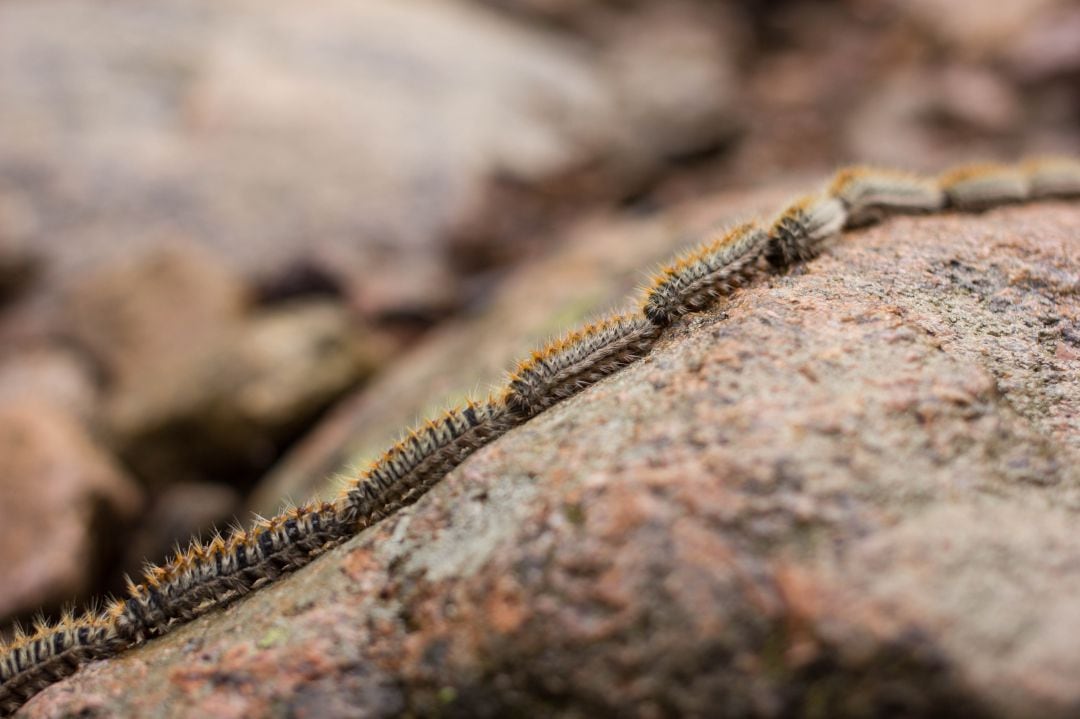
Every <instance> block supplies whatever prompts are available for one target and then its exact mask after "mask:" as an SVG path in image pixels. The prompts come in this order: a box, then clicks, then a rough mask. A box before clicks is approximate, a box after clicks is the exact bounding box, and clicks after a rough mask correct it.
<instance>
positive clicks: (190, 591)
mask: <svg viewBox="0 0 1080 719" xmlns="http://www.w3.org/2000/svg"><path fill="white" fill-rule="evenodd" d="M337 515H338V510H337V508H336V507H335V506H334V505H333V504H329V503H326V502H318V503H309V504H306V505H302V506H300V507H296V508H294V509H292V510H289V511H288V512H285V513H283V514H279V515H277V516H275V517H273V518H271V519H267V520H261V521H260V522H258V523H257V524H256V525H255V526H254V527H253V528H252V529H250V530H242V529H241V530H237V531H234V532H232V533H231V534H230V535H229V536H228V537H227V538H226V537H222V536H221V535H217V536H215V537H214V538H213V539H212V540H211V541H209V542H207V543H206V544H202V543H199V542H193V543H192V544H191V545H190V546H189V548H188V549H187V550H186V551H183V552H178V553H177V554H176V555H175V556H174V557H173V558H172V559H171V560H170V561H169V562H167V563H166V564H164V565H162V566H150V567H148V568H147V570H146V572H145V574H144V578H143V581H142V582H141V583H139V584H136V583H134V582H129V584H128V592H127V593H128V596H127V598H125V599H121V600H118V601H116V602H113V603H112V604H111V605H110V607H109V610H108V615H109V617H110V618H111V620H112V621H113V622H115V625H116V631H117V633H118V634H119V635H120V636H122V637H125V638H129V639H131V640H132V641H142V640H143V639H145V638H147V637H151V636H157V635H160V634H164V633H165V632H167V631H168V630H169V628H170V625H171V624H172V623H173V622H175V621H190V620H191V619H193V618H195V617H197V616H200V615H201V614H205V613H206V612H207V611H209V610H211V609H213V608H214V607H217V606H220V605H222V604H225V603H227V602H228V601H231V600H232V599H234V598H236V597H238V596H240V595H242V594H245V593H246V592H248V591H250V590H251V589H252V588H253V587H254V586H255V584H256V583H258V582H260V581H262V580H273V579H276V578H278V577H280V576H281V575H282V574H285V573H287V572H291V571H294V570H295V569H298V568H300V567H302V566H304V565H305V564H307V563H308V562H309V561H311V559H312V558H314V556H317V554H319V553H321V551H322V550H323V549H324V547H326V546H327V545H330V544H333V543H334V542H336V541H340V540H341V539H343V538H345V537H346V536H348V535H346V534H345V533H344V532H343V531H342V529H341V526H340V523H339V522H338V519H337Z"/></svg>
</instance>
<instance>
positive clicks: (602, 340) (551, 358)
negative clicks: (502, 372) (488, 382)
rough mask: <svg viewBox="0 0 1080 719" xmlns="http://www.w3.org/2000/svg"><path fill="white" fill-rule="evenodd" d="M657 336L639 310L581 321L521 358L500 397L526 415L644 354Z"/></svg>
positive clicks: (655, 330)
mask: <svg viewBox="0 0 1080 719" xmlns="http://www.w3.org/2000/svg"><path fill="white" fill-rule="evenodd" d="M659 335H660V331H659V329H658V328H657V327H656V325H654V324H653V323H652V322H650V321H648V320H647V319H645V318H644V317H642V316H640V315H621V316H617V317H610V318H607V319H604V320H601V321H600V322H595V323H593V324H590V325H587V326H585V327H583V328H581V329H580V330H576V331H574V332H571V333H570V334H568V335H566V336H565V337H563V338H561V339H558V340H556V341H554V342H551V343H550V344H548V345H547V346H545V347H544V348H543V349H540V350H538V351H536V352H533V354H532V356H531V357H529V358H528V359H526V360H522V361H521V362H520V363H519V364H518V366H517V369H516V370H514V373H513V374H512V375H511V376H510V381H509V386H508V387H507V388H506V393H505V395H504V401H505V402H506V405H507V407H509V408H510V410H511V411H512V412H514V413H515V414H517V415H518V416H520V417H521V418H522V419H527V418H529V417H532V416H533V415H536V414H539V413H540V412H543V411H544V410H545V409H547V408H548V407H551V406H552V405H553V404H555V403H556V402H559V401H560V400H563V399H566V398H567V397H570V396H572V395H574V394H576V393H577V392H578V391H580V390H581V389H582V388H584V387H588V386H589V385H591V384H594V383H595V382H598V381H599V380H600V379H602V378H603V377H606V376H607V375H609V374H611V373H612V372H615V371H617V370H618V369H620V368H622V367H625V366H626V365H628V364H630V363H631V362H633V361H634V360H637V359H640V358H641V357H644V356H645V355H646V354H647V353H648V352H649V350H650V349H651V348H652V345H653V342H655V341H656V338H657V337H658V336H659Z"/></svg>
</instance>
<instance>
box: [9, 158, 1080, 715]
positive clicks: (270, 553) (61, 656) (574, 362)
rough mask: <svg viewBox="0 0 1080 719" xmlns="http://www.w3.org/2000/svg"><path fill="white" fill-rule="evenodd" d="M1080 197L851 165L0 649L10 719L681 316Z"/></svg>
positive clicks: (620, 358) (1065, 168) (1058, 186)
mask: <svg viewBox="0 0 1080 719" xmlns="http://www.w3.org/2000/svg"><path fill="white" fill-rule="evenodd" d="M1046 198H1065V199H1069V198H1080V161H1077V160H1075V159H1071V158H1064V157H1050V158H1038V159H1034V160H1029V161H1027V162H1024V163H1022V164H1020V165H1017V166H1015V167H1008V166H1001V165H978V166H970V167H964V168H959V169H956V170H951V171H949V172H946V173H944V174H942V175H941V176H939V177H938V178H936V179H931V178H923V177H920V176H917V175H913V174H908V173H903V172H897V171H891V170H880V169H874V168H865V167H855V168H847V169H843V170H840V171H839V172H838V173H837V174H836V175H835V176H834V178H833V179H832V181H831V182H830V183H828V185H827V186H826V188H825V189H824V191H822V192H821V193H819V194H814V195H810V196H808V197H806V198H803V199H801V200H798V201H796V202H795V203H793V204H791V205H790V206H788V207H787V208H785V209H784V210H783V211H782V212H780V213H779V215H778V216H777V217H776V218H775V219H774V220H772V221H771V222H769V223H767V224H766V225H764V228H767V229H763V228H762V227H761V226H759V225H757V224H755V223H746V224H742V225H739V226H737V227H735V228H734V229H732V230H730V231H729V232H726V233H723V234H721V235H720V236H718V237H714V238H712V239H710V240H708V241H706V242H705V243H703V244H702V245H700V246H699V247H697V248H695V249H693V250H691V251H690V252H688V253H685V254H683V255H681V256H679V257H677V258H675V259H674V260H673V261H672V262H670V263H669V264H667V265H666V266H664V267H662V268H661V269H660V271H659V272H657V273H656V274H655V275H654V277H653V279H652V282H651V284H650V285H649V286H648V288H647V289H646V290H645V291H644V294H643V297H642V300H641V304H640V311H638V312H634V313H631V314H623V315H617V316H612V317H610V318H607V319H603V320H601V321H599V322H596V323H593V324H590V325H588V326H586V327H583V328H581V329H579V330H577V331H574V332H571V333H570V334H568V335H566V336H564V337H562V338H560V339H557V340H555V341H554V342H551V343H550V344H548V345H547V346H545V347H542V348H541V349H539V350H537V351H536V352H534V353H533V354H532V355H531V356H530V357H529V358H527V359H524V360H522V361H521V362H519V363H518V364H517V366H516V369H515V370H514V371H513V372H512V373H511V374H510V376H509V378H508V380H507V383H506V386H505V387H504V388H503V390H502V392H501V393H497V394H495V395H494V396H493V397H492V398H488V399H486V400H483V401H467V402H466V403H464V404H463V405H460V406H457V407H454V408H451V409H449V410H447V411H446V412H444V413H443V414H442V415H441V416H439V417H437V418H436V419H434V420H431V421H429V422H427V423H425V424H422V425H421V426H420V427H418V428H416V429H413V430H411V431H409V432H408V433H406V434H405V435H404V437H403V438H402V439H401V440H400V441H398V442H397V443H395V444H394V445H393V446H391V447H390V448H389V449H388V450H387V451H386V452H385V453H384V454H383V455H382V456H381V457H379V458H378V459H377V460H375V461H374V462H373V463H372V464H371V465H370V466H369V467H368V468H367V469H366V470H365V471H364V472H363V473H361V474H360V476H358V477H357V478H356V479H355V480H353V481H351V482H349V483H348V484H347V485H346V486H345V487H344V488H343V490H342V492H341V493H340V494H339V495H338V496H337V497H336V498H335V499H334V500H333V501H330V502H309V503H307V504H303V505H301V506H299V507H295V508H292V509H289V510H287V511H284V512H282V513H281V514H279V515H277V516H275V517H272V518H269V519H260V520H259V521H257V522H256V523H255V524H254V525H253V526H252V528H251V529H243V528H236V529H234V530H232V532H230V533H229V535H228V536H222V535H215V536H213V537H212V538H211V539H210V540H209V541H207V542H199V541H192V542H191V543H190V545H189V546H188V548H187V549H186V550H180V549H177V551H176V552H175V553H174V555H173V556H172V558H171V559H169V560H168V561H167V562H166V563H165V564H164V565H162V566H153V565H150V566H148V567H147V568H146V571H145V572H144V574H143V578H142V581H141V582H138V583H136V582H130V581H129V586H128V588H127V596H126V597H125V598H121V599H115V600H112V601H110V602H108V603H107V605H106V606H105V608H104V609H97V608H94V607H92V608H91V609H88V610H87V611H85V612H84V613H82V614H81V615H78V616H76V615H75V614H73V613H70V612H69V613H66V614H64V615H63V616H62V617H61V618H60V620H59V621H58V622H56V623H55V624H48V623H46V622H44V621H39V622H37V623H36V624H35V627H34V629H33V631H32V632H29V633H27V632H23V631H16V633H15V636H14V637H13V638H12V639H11V641H9V642H8V643H6V644H4V645H0V715H2V716H7V715H9V714H10V713H12V712H14V711H16V710H17V709H18V708H19V707H20V706H22V705H23V704H24V703H25V702H26V701H28V700H29V699H30V698H31V697H32V696H33V695H34V694H36V693H37V692H39V691H41V690H42V689H44V688H45V687H46V686H48V685H50V684H52V683H54V682H56V681H58V680H59V679H61V678H63V677H65V676H68V675H70V674H72V673H73V672H75V671H76V670H77V669H78V668H79V667H80V666H82V665H83V664H86V663H87V662H90V661H94V660H98V659H104V658H107V657H110V656H113V655H115V654H117V653H119V652H122V651H124V650H126V649H128V648H131V647H134V646H136V645H138V644H140V643H142V642H145V641H148V640H150V639H152V638H153V637H156V636H160V635H162V634H165V633H167V632H168V631H170V630H171V629H172V628H173V627H174V626H176V625H177V624H179V623H181V622H185V621H189V620H191V619H193V618H194V617H197V616H199V615H201V614H205V613H206V612H208V611H210V610H212V609H215V608H218V607H222V606H224V605H226V604H228V603H230V602H232V601H233V600H235V599H237V598H238V597H241V596H243V595H244V594H246V593H248V592H250V591H252V590H255V589H257V588H258V587H260V586H262V585H264V584H267V583H270V582H273V581H275V580H276V579H278V578H279V577H281V576H282V575H284V574H286V573H289V572H292V571H295V570H296V569H299V568H301V567H303V566H305V565H306V564H308V563H309V562H311V561H312V560H313V559H315V558H316V557H318V556H319V555H321V554H323V553H325V552H326V551H327V550H329V549H330V548H331V547H334V546H336V545H338V544H340V543H342V542H344V541H345V540H346V539H348V538H350V537H352V536H354V535H355V534H356V533H357V532H359V531H361V530H362V529H364V528H365V527H368V526H371V525H372V524H374V523H376V522H378V521H380V520H381V519H383V518H385V517H387V516H389V515H391V514H393V513H394V512H396V511H398V510H399V509H401V508H402V507H404V506H406V505H408V504H411V503H412V502H415V501H416V500H417V499H419V498H420V497H421V496H423V495H424V493H425V492H427V491H428V490H429V489H430V488H431V487H433V486H434V485H435V484H436V483H438V482H439V481H440V480H441V479H442V478H443V477H445V476H446V475H447V474H448V473H449V472H450V471H451V470H453V469H454V468H455V467H457V466H459V465H460V464H461V463H462V462H464V461H465V460H466V459H467V458H468V457H469V456H470V455H471V454H472V453H473V452H475V451H476V450H477V449H479V448H480V447H482V446H484V445H486V444H488V443H490V442H492V441H494V440H495V439H497V438H498V437H500V436H501V435H502V434H504V433H506V432H507V431H509V430H510V429H512V428H513V427H515V426H517V425H519V424H521V423H522V422H526V421H528V420H529V419H531V418H532V417H535V416H536V415H538V414H540V413H543V412H544V411H546V410H547V409H549V408H551V407H552V406H554V405H556V404H558V403H559V402H561V401H563V400H565V399H567V398H568V397H571V396H573V395H574V394H577V393H578V392H580V391H581V390H583V389H585V388H586V387H589V386H590V385H592V384H595V383H596V382H598V381H600V380H601V379H603V378H604V377H606V376H608V375H610V374H611V373H613V372H616V371H618V370H619V369H621V368H623V367H625V366H627V365H629V364H631V363H633V362H635V361H637V360H639V359H641V358H643V357H645V356H646V355H647V354H648V353H649V352H650V350H651V348H652V346H653V344H654V343H655V342H656V340H657V339H658V338H659V337H660V335H661V333H662V331H663V330H664V329H665V328H666V327H667V326H668V325H670V324H671V323H672V322H674V321H676V320H677V319H678V318H679V317H681V316H683V315H685V314H687V313H690V312H694V311H697V310H700V309H704V308H705V307H707V306H708V305H709V304H710V303H712V302H713V301H714V300H715V299H717V298H719V297H725V296H728V295H730V294H731V293H732V292H733V291H734V290H735V288H737V287H739V286H740V285H743V284H745V283H747V282H749V281H751V280H752V279H754V278H755V277H757V276H759V275H761V274H763V273H764V272H766V271H767V270H768V269H769V268H770V267H771V268H772V269H774V270H782V269H784V268H787V267H790V266H791V265H794V264H798V263H801V262H806V261H808V260H810V259H812V258H813V257H815V256H816V255H817V254H818V253H819V252H820V250H821V248H822V246H823V244H824V243H825V242H826V241H828V240H829V239H830V238H833V237H835V236H836V235H838V234H839V233H840V232H841V231H842V230H844V229H850V228H853V227H858V226H861V225H864V224H867V223H870V222H876V221H879V220H882V219H884V218H886V217H889V216H891V215H897V214H910V213H915V212H919V213H921V212H934V211H941V210H944V209H947V208H953V209H958V210H970V211H982V210H985V209H987V208H989V207H994V206H997V205H1001V204H1007V203H1013V202H1019V201H1022V200H1028V199H1046Z"/></svg>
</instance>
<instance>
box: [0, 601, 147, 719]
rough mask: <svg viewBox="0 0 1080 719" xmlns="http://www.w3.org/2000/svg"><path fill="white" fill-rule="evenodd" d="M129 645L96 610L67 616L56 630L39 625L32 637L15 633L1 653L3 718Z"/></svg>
mask: <svg viewBox="0 0 1080 719" xmlns="http://www.w3.org/2000/svg"><path fill="white" fill-rule="evenodd" d="M128 644H129V643H128V642H127V641H126V640H124V639H122V638H120V637H119V636H118V635H117V634H116V629H115V627H114V625H113V623H112V622H110V621H109V620H108V619H107V618H105V617H104V616H102V615H101V614H99V613H98V612H96V611H94V610H90V611H88V612H86V613H85V614H82V615H80V616H78V617H76V616H75V615H74V614H72V613H70V612H68V613H65V614H64V616H63V617H61V619H60V621H59V622H58V623H57V624H56V625H55V626H50V625H48V624H46V623H44V622H38V623H36V624H35V627H34V632H33V633H32V634H25V633H23V632H22V631H21V630H19V629H16V632H15V636H14V638H13V639H12V641H11V643H10V644H8V645H7V646H6V647H3V648H2V649H0V714H3V715H5V716H6V715H7V714H9V713H11V712H14V711H15V710H16V709H18V708H19V707H20V706H22V705H23V704H24V703H25V702H26V700H27V699H29V698H30V697H32V696H34V695H35V694H37V693H38V692H39V691H41V690H42V689H44V688H45V687H47V686H49V685H50V684H52V683H54V682H57V681H59V680H60V679H63V678H64V677H66V676H68V675H70V674H73V673H74V672H75V671H76V670H77V669H78V668H79V667H80V666H81V665H83V664H85V663H86V662H89V661H93V660H95V659H103V658H105V657H107V656H111V655H113V654H115V653H117V652H119V651H121V650H122V649H124V648H126V647H127V646H128Z"/></svg>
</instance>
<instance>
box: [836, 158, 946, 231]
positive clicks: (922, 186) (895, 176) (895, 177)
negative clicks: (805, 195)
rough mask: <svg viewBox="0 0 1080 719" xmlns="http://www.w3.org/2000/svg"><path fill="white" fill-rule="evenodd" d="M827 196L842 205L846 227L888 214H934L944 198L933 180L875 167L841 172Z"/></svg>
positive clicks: (867, 222) (877, 219) (866, 223)
mask: <svg viewBox="0 0 1080 719" xmlns="http://www.w3.org/2000/svg"><path fill="white" fill-rule="evenodd" d="M828 194H829V195H831V196H832V197H835V198H837V199H838V200H840V201H841V202H842V203H844V208H845V209H846V210H847V221H846V223H845V225H844V226H845V227H860V226H862V225H868V224H871V223H873V222H877V221H879V220H881V219H883V218H884V217H886V216H888V215H890V214H912V213H921V212H935V211H937V210H940V209H942V208H943V207H944V206H945V195H944V193H943V192H942V191H941V188H939V187H938V186H937V185H936V184H935V183H934V182H933V181H931V180H927V179H925V178H922V177H919V176H918V175H913V174H911V173H908V172H901V171H897V170H883V169H879V168H875V167H847V168H844V169H842V170H840V171H839V172H837V173H836V174H835V175H834V176H833V180H832V183H831V184H830V185H829V189H828Z"/></svg>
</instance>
